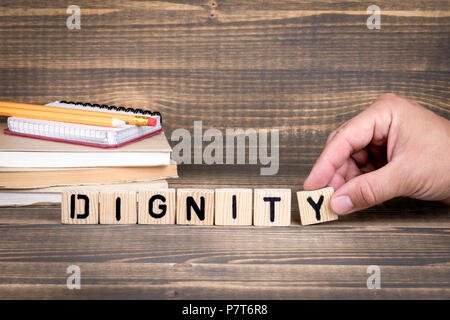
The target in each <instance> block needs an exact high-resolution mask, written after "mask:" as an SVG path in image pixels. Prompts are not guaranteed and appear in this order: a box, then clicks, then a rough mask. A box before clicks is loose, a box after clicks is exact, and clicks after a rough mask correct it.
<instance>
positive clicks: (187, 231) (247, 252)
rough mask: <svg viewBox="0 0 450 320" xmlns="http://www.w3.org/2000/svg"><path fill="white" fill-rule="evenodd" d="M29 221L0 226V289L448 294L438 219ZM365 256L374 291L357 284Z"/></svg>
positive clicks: (444, 238)
mask: <svg viewBox="0 0 450 320" xmlns="http://www.w3.org/2000/svg"><path fill="white" fill-rule="evenodd" d="M15 215H17V216H22V218H24V217H25V216H27V215H28V214H27V213H26V212H15ZM39 217H41V215H39ZM43 219H44V218H43ZM36 222H37V221H36V220H35V221H32V222H30V223H29V224H26V225H17V224H14V225H5V224H3V223H2V224H1V225H0V248H1V252H0V270H1V271H2V272H1V273H0V298H55V297H64V298H71V297H78V298H118V297H127V298H200V299H204V298H210V297H214V296H215V297H221V298H245V299H250V298H251V299H259V298H283V299H286V298H291V299H297V298H319V297H320V298H339V297H344V296H345V297H347V298H352V297H353V298H357V297H359V298H444V299H448V298H449V297H450V289H449V279H450V277H449V276H450V267H449V265H448V260H449V251H448V246H449V244H450V243H449V241H450V238H449V236H448V232H447V229H444V228H420V227H416V228H415V227H387V226H383V227H380V226H378V227H365V228H364V227H363V228H361V227H360V228H359V227H355V226H342V225H339V224H333V225H329V226H316V227H314V228H307V227H301V226H291V227H279V228H255V227H246V228H217V227H185V226H68V225H60V224H57V223H54V224H42V223H36ZM35 223H36V224H35ZM155 244H157V245H155ZM70 264H76V265H79V266H80V268H81V270H82V290H80V291H79V292H73V291H70V290H68V289H66V288H65V281H66V277H67V275H66V273H65V270H66V268H67V267H68V266H69V265H70ZM369 265H378V266H380V268H381V272H382V290H377V291H372V290H368V289H367V287H366V280H367V277H368V274H367V272H366V271H367V266H369Z"/></svg>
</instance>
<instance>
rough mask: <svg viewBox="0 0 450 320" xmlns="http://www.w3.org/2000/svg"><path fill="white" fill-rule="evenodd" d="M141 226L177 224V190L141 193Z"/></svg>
mask: <svg viewBox="0 0 450 320" xmlns="http://www.w3.org/2000/svg"><path fill="white" fill-rule="evenodd" d="M138 223H139V224H175V189H161V190H156V189H154V190H152V189H151V190H146V191H139V214H138Z"/></svg>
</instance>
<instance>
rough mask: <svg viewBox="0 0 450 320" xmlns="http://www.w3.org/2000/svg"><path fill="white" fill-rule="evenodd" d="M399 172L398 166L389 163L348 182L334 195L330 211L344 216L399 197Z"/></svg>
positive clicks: (400, 182) (400, 180)
mask: <svg viewBox="0 0 450 320" xmlns="http://www.w3.org/2000/svg"><path fill="white" fill-rule="evenodd" d="M400 172H401V170H399V168H398V166H396V165H395V164H394V163H392V162H391V163H388V164H387V165H385V166H384V167H381V168H380V169H377V170H375V171H372V172H369V173H366V174H363V175H360V176H357V177H356V178H353V179H351V180H349V181H348V182H347V183H345V184H344V185H343V186H341V187H340V188H339V189H338V190H337V191H336V192H335V193H334V195H333V197H332V199H331V207H332V209H333V210H334V211H335V212H336V213H337V214H346V213H350V212H354V211H358V210H361V209H364V208H368V207H371V206H374V205H376V204H379V203H382V202H384V201H386V200H389V199H392V198H394V197H396V196H400V195H401V194H402V190H401V188H402V186H403V185H404V184H403V181H402V180H403V179H401V174H400Z"/></svg>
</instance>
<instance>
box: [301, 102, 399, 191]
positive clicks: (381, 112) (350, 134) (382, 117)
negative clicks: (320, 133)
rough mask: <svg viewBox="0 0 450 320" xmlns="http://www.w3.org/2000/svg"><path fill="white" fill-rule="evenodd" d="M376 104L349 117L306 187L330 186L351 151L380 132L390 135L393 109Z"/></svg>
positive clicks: (315, 165) (308, 179)
mask: <svg viewBox="0 0 450 320" xmlns="http://www.w3.org/2000/svg"><path fill="white" fill-rule="evenodd" d="M385 111H386V108H377V107H376V106H375V104H373V105H372V106H371V107H369V108H368V109H366V110H364V111H363V112H361V113H360V114H358V115H357V116H356V117H354V118H353V119H351V120H350V121H348V122H347V123H346V124H345V125H344V126H342V128H340V130H338V132H337V133H336V134H335V135H334V137H332V138H331V140H330V141H329V142H328V143H327V145H326V146H325V148H324V150H323V151H322V154H321V155H320V157H319V158H318V159H317V161H316V163H315V164H314V166H313V168H312V170H311V173H310V174H309V176H308V178H307V179H306V180H305V183H304V185H303V187H304V189H305V190H314V189H320V188H324V187H326V186H327V185H328V184H329V183H330V181H331V179H332V178H333V176H334V175H335V173H336V171H337V170H338V169H339V168H340V167H341V166H343V165H344V164H345V162H346V161H347V159H349V158H350V157H351V155H352V154H353V153H355V152H357V151H359V150H361V149H363V148H365V147H366V146H367V145H368V144H369V143H370V142H371V141H372V140H373V138H374V137H376V136H380V135H381V136H386V137H387V134H388V132H389V126H390V123H391V113H390V112H385Z"/></svg>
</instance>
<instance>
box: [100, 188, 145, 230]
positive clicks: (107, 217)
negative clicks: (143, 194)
mask: <svg viewBox="0 0 450 320" xmlns="http://www.w3.org/2000/svg"><path fill="white" fill-rule="evenodd" d="M136 200H137V197H136V192H134V191H122V192H100V196H99V203H100V205H99V207H100V224H136V223H137V201H136Z"/></svg>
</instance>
